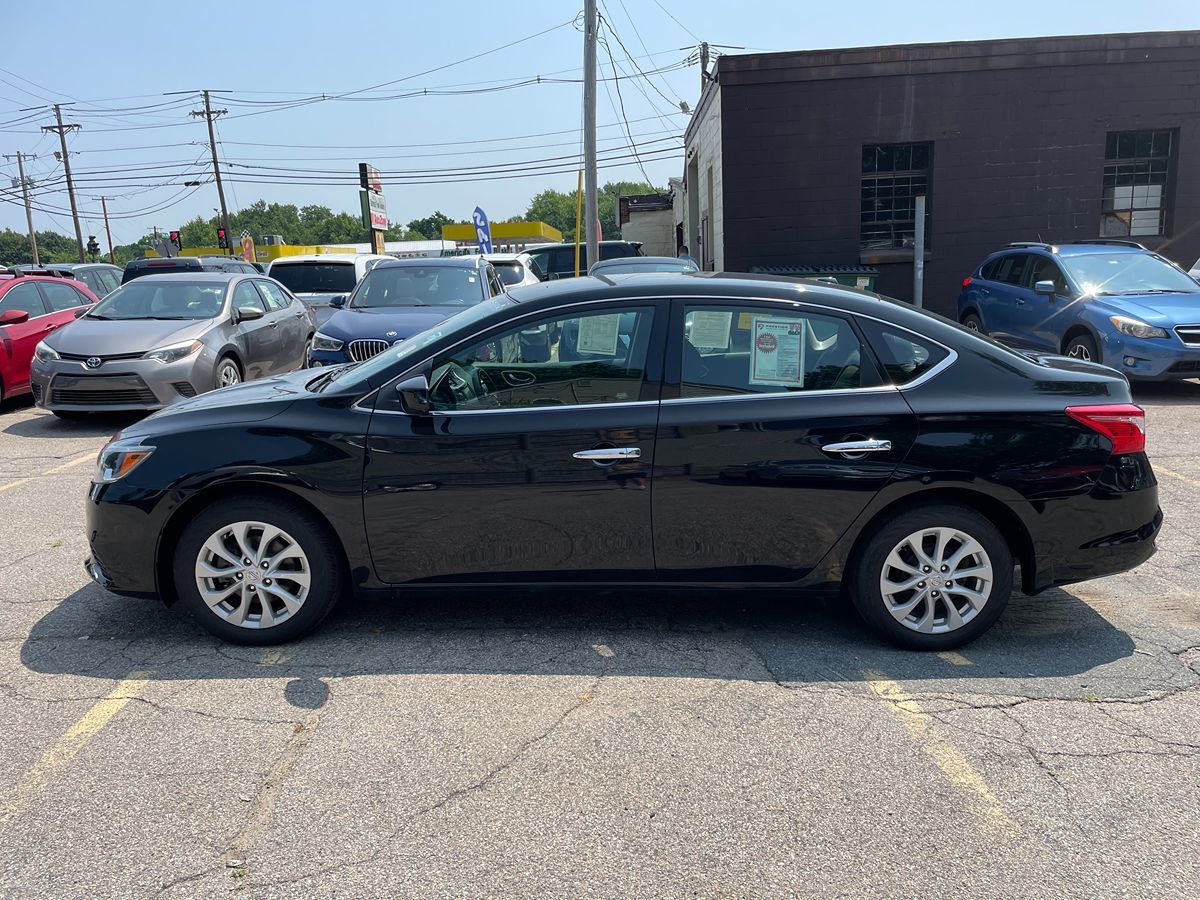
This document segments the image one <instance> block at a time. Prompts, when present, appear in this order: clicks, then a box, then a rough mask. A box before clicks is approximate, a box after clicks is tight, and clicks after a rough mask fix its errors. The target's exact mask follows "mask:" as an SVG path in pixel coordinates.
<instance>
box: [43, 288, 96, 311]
mask: <svg viewBox="0 0 1200 900" xmlns="http://www.w3.org/2000/svg"><path fill="white" fill-rule="evenodd" d="M40 287H41V289H42V293H43V294H45V295H46V300H47V301H48V302H49V304H50V308H51V309H52V310H54V311H55V312H62V311H63V310H65V309H74V308H75V307H77V306H82V305H83V304H85V303H91V302H92V301H91V300H89V299H88V298H87V297H85V296H84V295H83V294H81V293H80V292H79V291H77V290H75V288H73V287H71V286H70V285H69V284H64V283H63V282H61V281H59V282H54V281H45V282H42V284H41V285H40Z"/></svg>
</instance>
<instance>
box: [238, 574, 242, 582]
mask: <svg viewBox="0 0 1200 900" xmlns="http://www.w3.org/2000/svg"><path fill="white" fill-rule="evenodd" d="M237 580H238V581H241V580H242V573H241V572H238V573H237Z"/></svg>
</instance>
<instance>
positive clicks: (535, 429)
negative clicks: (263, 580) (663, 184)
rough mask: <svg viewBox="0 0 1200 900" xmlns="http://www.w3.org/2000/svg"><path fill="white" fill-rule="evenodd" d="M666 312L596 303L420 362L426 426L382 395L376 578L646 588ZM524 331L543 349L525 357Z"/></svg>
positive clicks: (367, 488)
mask: <svg viewBox="0 0 1200 900" xmlns="http://www.w3.org/2000/svg"><path fill="white" fill-rule="evenodd" d="M666 309H667V306H666V305H665V304H661V303H656V302H638V303H633V304H622V303H615V304H614V303H611V302H610V303H605V304H595V305H592V306H589V307H583V308H581V309H580V310H578V311H573V312H572V313H571V314H570V315H569V316H564V315H562V314H561V313H559V314H554V313H549V312H545V313H542V314H540V315H534V316H530V317H527V318H526V319H524V320H521V321H518V322H514V323H513V324H511V325H506V326H503V327H502V328H500V329H494V330H493V331H492V332H491V333H489V334H485V335H481V336H480V339H478V340H474V339H472V340H468V341H466V342H464V343H463V344H461V345H460V346H458V347H456V348H453V349H451V350H449V351H447V352H445V353H443V354H441V355H440V356H439V357H437V358H434V359H433V360H431V361H430V363H429V365H428V368H427V373H428V376H429V379H430V400H431V407H432V409H431V412H430V414H429V415H416V416H414V415H410V414H408V413H405V412H401V411H400V410H399V409H398V408H397V404H396V402H395V396H396V395H395V391H394V388H392V387H391V386H388V387H385V388H383V390H382V391H380V395H379V401H378V405H377V406H376V409H375V412H374V413H373V416H372V419H371V426H370V435H369V439H368V443H367V462H366V469H365V479H364V501H363V504H364V515H365V520H366V526H367V539H368V541H369V543H370V547H371V556H372V559H373V561H374V564H375V569H376V573H377V575H378V577H379V578H380V579H381V580H383V581H386V582H391V583H401V582H485V581H490V580H492V579H493V578H494V577H495V575H496V574H497V573H502V574H503V575H504V576H505V577H506V578H507V579H508V580H511V581H529V582H572V581H601V582H621V581H649V580H652V579H653V577H654V552H653V541H652V537H651V528H650V494H651V490H650V467H651V464H652V462H653V459H654V432H655V426H656V425H657V420H658V401H657V396H658V390H659V374H658V371H657V368H658V367H659V363H658V361H659V360H661V344H662V341H663V339H664V336H665V318H666V317H665V313H666ZM543 326H544V327H543ZM531 330H536V331H537V333H539V334H544V335H547V336H548V338H547V340H548V341H549V344H548V347H547V348H538V352H537V353H536V354H531V356H529V357H527V356H526V355H525V352H526V351H525V348H526V347H527V345H528V342H525V341H522V339H521V338H522V335H523V333H524V332H527V331H531Z"/></svg>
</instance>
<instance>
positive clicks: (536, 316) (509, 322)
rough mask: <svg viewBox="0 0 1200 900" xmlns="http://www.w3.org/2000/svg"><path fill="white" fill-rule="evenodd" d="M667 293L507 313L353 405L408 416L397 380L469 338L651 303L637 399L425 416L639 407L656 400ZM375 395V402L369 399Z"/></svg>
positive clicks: (420, 371)
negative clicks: (517, 314)
mask: <svg viewBox="0 0 1200 900" xmlns="http://www.w3.org/2000/svg"><path fill="white" fill-rule="evenodd" d="M670 304H671V300H670V298H665V297H626V298H622V299H621V300H619V301H613V300H588V301H582V302H580V301H577V302H574V303H566V304H563V305H561V306H550V307H545V308H542V309H537V310H530V311H528V312H526V313H524V314H522V315H519V316H510V317H508V318H506V319H504V321H502V322H497V323H494V324H493V325H491V326H489V327H487V328H484V329H482V330H478V331H475V332H473V333H472V334H471V335H469V336H467V337H463V338H460V339H459V340H457V341H454V342H453V343H451V344H446V345H442V346H438V345H436V344H435V345H433V347H432V348H431V349H430V352H428V353H426V354H425V355H424V356H422V357H421V359H420V360H417V361H414V362H413V363H412V365H410V366H407V367H405V368H404V369H403V370H402V371H400V372H398V373H397V374H395V375H393V376H392V377H391V378H389V379H388V380H387V381H385V382H384V383H383V385H382V386H381V387H380V388H379V389H378V390H370V391H366V392H364V394H363V396H362V398H361V399H360V400H358V401H357V403H356V404H355V405H356V407H357V408H359V409H362V410H364V411H368V412H369V411H371V410H374V411H375V412H380V413H390V414H395V415H406V416H407V415H410V414H409V413H408V412H406V411H405V410H404V409H403V408H402V406H401V403H400V398H399V396H398V394H397V392H396V388H397V386H398V385H400V384H401V383H402V382H404V381H406V380H407V379H409V378H412V377H414V376H417V375H424V376H425V377H426V379H428V378H429V377H430V376H431V374H432V372H433V363H434V361H435V360H436V359H439V358H440V357H442V356H444V355H446V354H449V353H452V352H454V351H455V350H458V349H459V348H462V347H465V346H470V345H471V344H474V343H480V342H482V341H486V340H489V339H491V338H493V337H496V336H499V335H501V334H504V333H506V332H508V331H511V330H521V329H522V328H524V327H527V326H528V325H530V324H537V323H538V322H540V321H551V320H553V319H563V318H571V317H573V316H582V315H586V314H588V313H591V312H603V313H622V312H631V311H633V310H635V309H645V308H651V309H653V311H654V318H653V322H652V324H651V328H650V338H649V342H648V344H647V348H646V362H645V369H644V371H643V375H642V385H641V390H640V391H639V393H638V398H637V399H636V400H621V401H616V402H613V403H594V404H592V403H576V404H563V405H555V406H521V407H511V408H503V409H460V410H430V411H429V413H428V415H429V416H432V417H434V418H443V417H449V416H481V415H488V414H491V415H514V414H521V413H533V414H537V413H545V412H551V411H554V410H559V411H571V410H579V409H609V408H611V409H620V408H622V407H627V406H635V405H636V406H643V405H646V404H651V403H658V402H659V400H660V399H661V395H662V390H663V359H664V356H665V349H664V345H665V343H666V339H667V323H668V321H669V320H670V318H671V315H672V310H671V307H670ZM372 397H375V400H374V402H373V403H372V402H371V398H372Z"/></svg>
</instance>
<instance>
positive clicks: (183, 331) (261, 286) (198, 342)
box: [31, 272, 316, 419]
mask: <svg viewBox="0 0 1200 900" xmlns="http://www.w3.org/2000/svg"><path fill="white" fill-rule="evenodd" d="M315 330H316V329H315V327H314V325H313V321H312V313H311V311H310V310H309V309H308V307H306V306H305V305H304V304H303V303H301V302H300V301H299V300H297V299H296V298H295V297H294V296H292V295H291V294H290V293H289V292H288V290H287V289H286V288H284V287H283V286H282V285H281V284H279V283H278V282H277V281H274V280H272V279H270V278H266V277H264V276H261V275H258V276H255V275H244V274H237V273H225V272H212V273H208V272H194V273H188V274H177V275H149V276H146V277H145V278H139V279H137V280H136V281H130V282H129V283H127V284H125V285H123V286H122V287H120V288H119V289H117V290H116V291H113V293H111V294H109V295H108V296H107V297H105V298H104V299H103V300H102V301H100V302H99V303H97V304H96V305H95V306H93V307H92V309H91V310H90V311H89V312H88V313H87V315H84V316H82V317H80V318H79V319H76V320H75V321H74V322H71V323H70V324H69V325H66V326H64V327H63V328H60V329H59V330H58V331H56V332H54V334H52V335H49V336H48V337H47V338H46V339H45V340H43V341H42V342H41V343H40V344H38V345H37V349H36V350H35V351H34V358H33V366H32V373H31V374H32V379H31V380H32V383H33V396H34V399H35V400H36V402H37V404H38V406H41V407H43V408H45V409H48V410H50V411H51V412H53V413H54V414H55V415H56V416H59V417H60V418H64V419H70V418H78V417H81V416H83V415H85V414H87V413H90V412H119V411H137V410H146V411H149V410H155V409H161V408H162V407H164V406H167V405H169V404H170V403H173V402H174V401H176V400H178V399H180V398H181V397H194V396H195V395H196V394H198V393H203V392H204V391H209V390H213V389H214V388H221V387H228V386H230V385H233V384H237V383H238V382H241V381H250V380H253V379H255V378H265V377H268V376H272V375H279V374H281V373H283V372H290V371H291V370H293V369H296V368H299V367H300V366H302V365H304V361H305V357H306V353H307V348H308V344H309V341H310V340H311V339H312V335H313V332H314V331H315Z"/></svg>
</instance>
